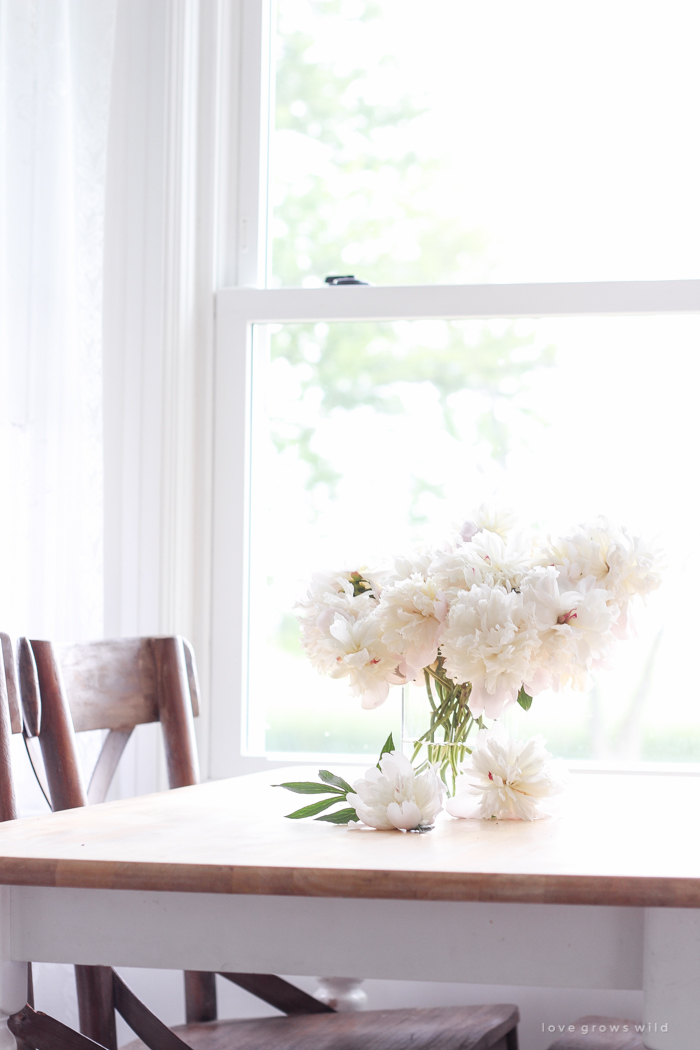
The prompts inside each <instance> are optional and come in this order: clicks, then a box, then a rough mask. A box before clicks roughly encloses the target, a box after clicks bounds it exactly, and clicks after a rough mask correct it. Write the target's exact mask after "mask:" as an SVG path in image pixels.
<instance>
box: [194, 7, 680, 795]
mask: <svg viewBox="0 0 700 1050" xmlns="http://www.w3.org/2000/svg"><path fill="white" fill-rule="evenodd" d="M242 16H243V17H242V35H241V52H240V53H241V55H242V59H241V80H240V85H241V95H240V124H239V128H240V137H239V157H240V158H242V159H245V160H244V162H242V163H240V164H239V174H240V177H239V182H238V201H237V216H238V236H237V265H236V267H235V269H236V273H237V285H236V286H235V287H222V288H221V289H220V290H219V291H218V293H217V297H216V351H215V394H214V470H213V501H214V502H213V549H212V639H211V686H212V697H213V704H212V727H211V736H210V741H211V745H210V746H211V775H212V776H230V775H232V774H234V773H242V772H250V771H252V770H253V769H256V768H257V769H261V768H265V767H266V766H269V764H270V763H269V761H268V760H267V759H266V758H265V756H261V755H249V754H247V752H246V741H247V695H246V694H247V668H246V656H247V603H248V575H247V574H248V549H249V518H250V503H249V486H250V477H249V465H250V426H251V418H250V405H251V353H252V331H253V326H254V325H255V324H266V323H276V324H279V323H293V322H313V321H327V322H334V321H336V322H337V321H396V320H420V319H442V320H457V319H468V318H491V317H498V318H506V317H508V318H520V317H528V318H534V317H565V316H584V315H588V316H591V315H596V316H600V315H616V316H631V315H643V314H662V313H671V314H678V313H699V312H700V280H674V281H604V282H576V283H573V282H572V283H541V284H471V285H418V286H416V285H411V286H399V287H382V286H379V287H371V286H341V287H333V288H328V287H323V288H312V289H309V288H274V289H272V288H266V287H265V275H266V268H267V254H268V249H267V244H268V235H267V230H268V198H267V143H268V137H269V129H270V108H271V89H270V49H271V45H270V34H271V21H272V20H271V15H270V2H269V0H243V2H242ZM251 158H252V159H253V160H252V161H251ZM255 161H257V166H256V163H255ZM282 541H283V537H282ZM309 757H310V756H300V758H299V761H300V762H303V761H304V760H308V759H309ZM583 765H584V766H585V768H594V767H595V768H601V766H602V764H601V763H585V764H583ZM650 766H651V764H644V768H649V767H650ZM606 768H609V766H608V767H606ZM654 768H656V769H658V770H659V771H661V770H662V769H663V770H666V771H669V772H670V771H674V772H680V771H681V770H684V771H688V770H689V768H694V769H695V768H697V769H699V770H700V766H698V767H689V766H687V765H681V764H678V765H674V766H673V767H669V766H665V767H661V766H655V767H654Z"/></svg>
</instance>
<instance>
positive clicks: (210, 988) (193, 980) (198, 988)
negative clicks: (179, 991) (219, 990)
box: [184, 970, 217, 1024]
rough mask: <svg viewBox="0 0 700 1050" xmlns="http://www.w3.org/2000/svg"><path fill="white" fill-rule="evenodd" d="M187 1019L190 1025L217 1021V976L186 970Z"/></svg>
mask: <svg viewBox="0 0 700 1050" xmlns="http://www.w3.org/2000/svg"><path fill="white" fill-rule="evenodd" d="M184 977H185V1017H186V1019H187V1023H188V1024H197V1023H198V1022H201V1021H215V1020H216V1016H217V1015H216V976H215V974H213V973H206V972H203V971H200V970H185V972H184Z"/></svg>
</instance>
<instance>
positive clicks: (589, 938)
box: [11, 886, 644, 989]
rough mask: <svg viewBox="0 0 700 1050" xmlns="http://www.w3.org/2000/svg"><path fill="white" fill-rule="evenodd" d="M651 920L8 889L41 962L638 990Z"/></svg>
mask: <svg viewBox="0 0 700 1050" xmlns="http://www.w3.org/2000/svg"><path fill="white" fill-rule="evenodd" d="M389 931H391V932H390V934H389ZM643 931H644V913H643V909H640V908H616V907H607V908H606V907H591V906H582V905H564V904H556V905H554V904H485V903H477V902H466V903H455V902H448V901H393V900H357V899H336V898H323V897H275V896H269V897H268V896H248V895H239V896H237V895H233V894H205V893H174V892H173V893H155V892H151V893H149V892H140V891H136V890H80V889H67V888H62V889H55V888H44V887H36V886H22V887H13V888H12V925H11V951H12V957H13V958H15V959H17V960H23V959H32V960H34V961H38V962H79V963H87V964H95V965H99V964H111V965H116V966H144V967H155V968H158V967H164V968H168V969H173V968H177V969H180V968H182V969H195V970H228V971H234V972H239V973H240V972H244V973H294V974H299V975H304V974H310V975H314V974H316V973H331V972H332V973H333V974H334V975H335V976H337V977H356V976H357V975H358V974H362V975H363V976H364V977H372V978H378V979H383V980H401V979H403V980H409V981H410V980H414V981H415V980H423V981H424V980H425V979H426V977H427V978H428V979H429V980H432V981H459V982H463V983H465V984H514V985H518V984H528V985H530V986H533V987H549V988H615V989H639V988H641V987H642V945H643ZM387 937H389V938H390V944H389V943H388V942H387ZM418 945H420V950H418V949H417V946H418Z"/></svg>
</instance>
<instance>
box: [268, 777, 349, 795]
mask: <svg viewBox="0 0 700 1050" xmlns="http://www.w3.org/2000/svg"><path fill="white" fill-rule="evenodd" d="M272 787H275V788H286V789H287V791H294V792H295V793H296V794H297V795H330V793H331V792H336V791H338V790H339V789H338V788H334V787H328V786H327V785H326V784H317V783H315V781H313V780H293V781H290V782H289V783H288V784H273V785H272Z"/></svg>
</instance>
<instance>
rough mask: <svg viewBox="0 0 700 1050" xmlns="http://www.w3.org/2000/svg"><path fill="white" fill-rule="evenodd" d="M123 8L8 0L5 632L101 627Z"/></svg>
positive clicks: (1, 326) (4, 99)
mask: <svg viewBox="0 0 700 1050" xmlns="http://www.w3.org/2000/svg"><path fill="white" fill-rule="evenodd" d="M115 8H116V0H0V629H1V630H5V631H9V632H10V633H13V634H19V633H22V634H25V633H26V634H30V635H32V636H33V637H49V638H54V639H58V640H60V639H66V640H68V639H70V640H74V639H77V638H80V637H90V636H92V637H95V636H99V635H100V634H101V630H102V531H103V530H102V406H101V400H102V398H101V305H102V255H103V217H104V182H105V156H106V146H107V123H108V112H109V89H110V76H111V64H112V49H113V36H114V21H115Z"/></svg>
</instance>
